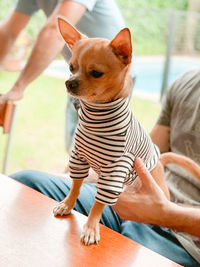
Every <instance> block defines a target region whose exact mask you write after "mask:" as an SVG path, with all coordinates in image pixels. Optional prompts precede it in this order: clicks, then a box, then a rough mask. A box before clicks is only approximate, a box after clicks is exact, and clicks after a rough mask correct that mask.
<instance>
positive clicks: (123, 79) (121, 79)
mask: <svg viewBox="0 0 200 267" xmlns="http://www.w3.org/2000/svg"><path fill="white" fill-rule="evenodd" d="M58 26H59V30H60V33H61V35H62V37H63V38H64V40H65V42H66V43H67V45H68V47H69V49H70V50H71V52H72V57H71V59H70V62H69V64H70V71H71V73H72V75H71V76H70V78H69V80H67V81H66V83H65V84H66V87H67V90H68V92H69V93H70V94H71V95H73V96H75V97H77V98H80V99H83V100H86V101H92V102H108V101H111V100H114V99H116V98H119V97H127V96H128V95H129V93H130V91H131V88H132V78H131V74H130V66H131V59H132V45H131V36H130V31H129V29H128V28H125V29H123V30H121V31H120V32H119V33H118V34H117V35H116V36H115V38H114V39H113V40H112V41H109V40H107V39H103V38H88V37H87V36H85V35H83V34H81V33H80V32H79V31H77V30H76V29H75V28H74V27H73V26H72V25H71V24H70V23H68V22H67V21H66V20H64V19H63V18H61V17H59V18H58Z"/></svg>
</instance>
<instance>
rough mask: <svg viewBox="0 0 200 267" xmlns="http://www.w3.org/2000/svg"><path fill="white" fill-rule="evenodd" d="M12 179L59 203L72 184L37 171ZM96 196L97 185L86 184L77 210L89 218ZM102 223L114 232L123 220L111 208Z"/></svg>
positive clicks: (24, 172)
mask: <svg viewBox="0 0 200 267" xmlns="http://www.w3.org/2000/svg"><path fill="white" fill-rule="evenodd" d="M10 177H11V178H13V179H15V180H17V181H19V182H21V183H23V184H25V185H27V186H29V187H31V188H33V189H35V190H37V191H39V192H41V193H42V194H44V195H46V196H48V197H50V198H53V199H55V200H57V201H62V200H63V199H64V198H65V197H66V195H67V194H68V193H69V190H70V187H71V184H72V181H71V179H69V178H68V179H64V178H60V177H57V176H54V175H51V174H48V173H44V172H40V171H35V170H26V171H21V172H17V173H14V174H12V175H10ZM95 195H96V185H95V184H90V183H84V184H83V185H82V186H81V190H80V195H79V197H78V200H77V202H76V205H75V210H76V211H78V212H80V213H82V214H84V215H86V216H87V215H88V214H89V212H90V209H91V207H92V205H93V203H94V201H95ZM101 223H102V224H104V225H105V226H107V227H109V228H111V229H113V230H114V231H117V232H119V231H120V224H121V220H120V219H119V217H118V216H117V214H116V213H115V212H114V211H113V210H112V208H110V207H109V206H106V207H105V208H104V210H103V214H102V218H101Z"/></svg>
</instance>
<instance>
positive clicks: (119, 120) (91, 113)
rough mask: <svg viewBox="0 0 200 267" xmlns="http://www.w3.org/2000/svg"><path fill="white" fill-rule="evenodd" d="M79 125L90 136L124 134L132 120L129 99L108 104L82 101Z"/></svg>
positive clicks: (120, 99)
mask: <svg viewBox="0 0 200 267" xmlns="http://www.w3.org/2000/svg"><path fill="white" fill-rule="evenodd" d="M80 105H81V108H80V110H79V124H80V126H81V128H82V129H84V130H85V131H87V132H89V133H90V134H91V133H92V134H98V135H110V134H112V135H113V134H122V129H123V131H124V129H126V128H127V127H128V126H129V123H130V121H131V118H132V115H131V114H132V113H131V110H130V108H129V99H128V98H119V99H116V100H114V101H111V102H107V103H92V102H85V101H83V100H80Z"/></svg>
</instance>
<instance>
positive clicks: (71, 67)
mask: <svg viewBox="0 0 200 267" xmlns="http://www.w3.org/2000/svg"><path fill="white" fill-rule="evenodd" d="M69 70H70V71H71V72H73V71H74V66H73V65H72V64H70V65H69Z"/></svg>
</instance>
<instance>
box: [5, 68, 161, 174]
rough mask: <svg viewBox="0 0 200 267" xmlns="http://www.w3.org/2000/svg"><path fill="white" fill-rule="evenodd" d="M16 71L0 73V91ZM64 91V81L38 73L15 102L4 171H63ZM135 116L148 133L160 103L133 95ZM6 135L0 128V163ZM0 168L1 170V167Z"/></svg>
mask: <svg viewBox="0 0 200 267" xmlns="http://www.w3.org/2000/svg"><path fill="white" fill-rule="evenodd" d="M17 75H18V74H16V73H8V72H1V73H0V80H1V83H0V93H5V92H7V91H8V89H10V88H11V86H12V85H13V83H14V81H15V80H16V78H17ZM66 102H67V94H66V91H65V85H64V81H63V80H61V79H56V78H51V77H47V76H45V75H41V76H40V77H39V78H38V79H37V80H36V81H34V82H33V83H32V84H31V85H30V86H29V87H28V88H27V90H26V92H25V96H24V98H23V100H21V101H19V102H17V109H16V117H15V124H14V134H13V138H12V143H11V153H10V157H9V164H8V171H7V174H9V173H13V172H16V171H20V170H24V169H37V170H42V171H47V172H59V171H63V169H64V167H65V165H66V164H67V160H68V155H67V153H66V151H65V143H64V124H65V116H64V114H65V106H66ZM131 107H132V108H133V111H134V114H135V116H136V117H137V118H138V120H139V121H140V122H141V123H142V124H143V126H144V127H145V128H146V129H147V131H148V132H149V131H150V130H151V129H152V127H153V125H154V123H155V122H156V119H157V116H158V114H159V111H160V104H159V103H155V102H152V101H150V100H144V99H139V98H136V97H134V94H133V98H132V100H131ZM5 143H6V136H5V135H3V134H2V130H1V129H0V166H2V156H3V152H4V148H5ZM0 171H1V170H0Z"/></svg>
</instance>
